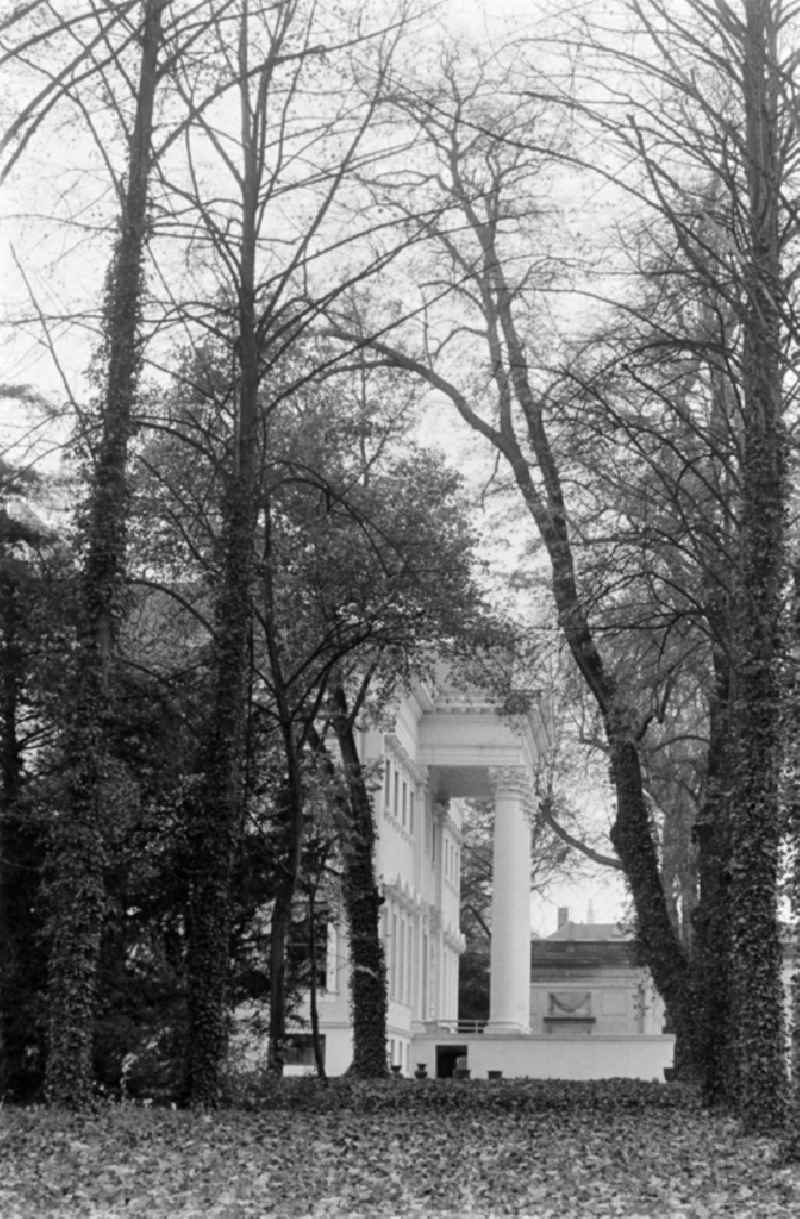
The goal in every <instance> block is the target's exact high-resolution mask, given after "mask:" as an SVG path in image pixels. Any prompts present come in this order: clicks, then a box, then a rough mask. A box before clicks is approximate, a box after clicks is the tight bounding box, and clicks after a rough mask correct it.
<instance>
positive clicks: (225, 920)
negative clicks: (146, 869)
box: [187, 8, 264, 1108]
mask: <svg viewBox="0 0 800 1219" xmlns="http://www.w3.org/2000/svg"><path fill="white" fill-rule="evenodd" d="M250 87H251V70H250V68H249V66H248V41H247V10H246V8H245V9H244V11H243V12H242V15H241V18H240V24H239V101H240V111H241V131H242V154H243V169H242V177H241V191H242V195H241V237H240V246H239V261H238V284H237V291H238V302H237V304H238V316H237V336H236V344H235V349H236V354H237V375H238V385H237V401H236V427H235V433H234V438H233V455H232V457H233V460H232V467H231V469H230V470H229V471H228V486H227V497H226V504H225V509H224V520H225V528H224V534H223V540H222V544H223V555H224V567H223V575H222V581H221V587H220V591H219V595H218V597H217V604H216V614H215V629H214V640H213V650H212V661H211V673H212V682H213V694H212V699H211V706H210V709H209V716H208V735H207V740H206V742H205V749H204V751H203V758H202V783H201V790H200V792H199V797H198V800H197V801H196V802H195V804H194V806H193V818H192V826H191V830H190V833H191V840H192V855H193V862H192V877H191V893H190V902H189V946H188V953H187V981H188V1007H189V1027H188V1035H189V1041H188V1055H187V1092H188V1098H189V1100H190V1101H191V1103H192V1104H193V1105H197V1106H200V1107H204V1108H206V1107H213V1106H215V1105H217V1104H218V1103H219V1099H220V1082H221V1081H220V1070H221V1067H222V1064H223V1062H224V1059H225V1055H226V1052H227V1045H228V1010H227V993H228V973H229V947H230V934H231V917H232V910H231V880H232V877H233V872H234V867H235V864H236V860H237V856H238V853H239V849H240V846H241V838H242V828H243V824H244V821H243V819H244V783H243V778H244V767H243V760H244V746H245V735H246V724H247V712H246V707H247V674H248V639H249V634H250V627H251V610H250V598H251V582H252V573H253V536H254V529H255V504H256V469H257V445H258V435H257V427H256V422H257V417H258V387H259V376H260V373H259V349H258V323H257V315H256V293H255V257H256V237H257V232H258V205H259V180H260V165H261V164H262V157H263V140H264V130H263V123H262V117H263V116H262V115H261V114H260V113H258V112H257V113H256V114H254V112H253V107H252V103H251V98H250Z"/></svg>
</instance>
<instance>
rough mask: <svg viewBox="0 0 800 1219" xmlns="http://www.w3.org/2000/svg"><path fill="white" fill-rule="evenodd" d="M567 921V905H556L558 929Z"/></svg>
mask: <svg viewBox="0 0 800 1219" xmlns="http://www.w3.org/2000/svg"><path fill="white" fill-rule="evenodd" d="M568 922H569V906H559V907H558V928H559V931H560V930H561V928H562V927H563V926H564V924H565V923H568Z"/></svg>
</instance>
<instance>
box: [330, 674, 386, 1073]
mask: <svg viewBox="0 0 800 1219" xmlns="http://www.w3.org/2000/svg"><path fill="white" fill-rule="evenodd" d="M331 704H332V709H333V728H334V732H335V734H336V740H337V742H338V744H339V752H340V754H341V758H342V764H343V766H344V771H345V776H346V780H347V790H348V793H349V799H350V814H351V824H350V827H349V833H350V837H349V839H348V841H347V842H346V844H345V848H344V850H343V858H344V877H343V895H344V905H345V910H346V913H347V921H348V925H349V929H350V987H351V994H352V1007H353V1062H352V1065H351V1067H350V1071H351V1073H352V1074H353V1075H356V1076H358V1077H359V1078H362V1079H381V1078H383V1076H385V1075H386V1073H387V1072H386V1014H387V1013H386V966H385V963H384V958H383V944H382V942H381V938H380V907H381V902H382V898H381V896H380V893H379V892H378V886H377V884H376V881H375V863H374V852H375V824H374V821H373V814H372V804H371V801H370V798H369V792H368V791H367V787H366V784H365V782H364V772H363V771H362V769H361V761H360V759H359V756H358V748H357V746H356V740H355V733H354V731H353V719H352V715H351V714H349V712H348V707H347V697H346V694H345V691H344V689H343V688H342V687H341V686H337V687H336V688H335V689H334V691H333V694H332V697H331Z"/></svg>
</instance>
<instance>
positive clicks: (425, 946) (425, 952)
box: [420, 931, 428, 1020]
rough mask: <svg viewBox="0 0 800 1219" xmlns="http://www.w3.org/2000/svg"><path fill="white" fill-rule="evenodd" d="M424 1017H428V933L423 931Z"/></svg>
mask: <svg viewBox="0 0 800 1219" xmlns="http://www.w3.org/2000/svg"><path fill="white" fill-rule="evenodd" d="M420 1011H421V1013H422V1019H423V1020H427V1019H428V933H427V931H423V933H422V999H421V1002H420Z"/></svg>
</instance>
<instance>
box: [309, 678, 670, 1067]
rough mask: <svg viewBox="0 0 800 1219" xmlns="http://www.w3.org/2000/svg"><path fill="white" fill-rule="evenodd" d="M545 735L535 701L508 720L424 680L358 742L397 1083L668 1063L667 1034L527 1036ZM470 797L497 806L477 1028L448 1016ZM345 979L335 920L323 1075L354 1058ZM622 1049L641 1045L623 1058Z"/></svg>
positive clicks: (342, 933) (454, 986)
mask: <svg viewBox="0 0 800 1219" xmlns="http://www.w3.org/2000/svg"><path fill="white" fill-rule="evenodd" d="M547 725H548V716H547V710H546V707H545V706H544V705H543V704H542V703H541V702H536V701H534V702H533V704H532V706H531V707H530V709H529V711H528V712H527V713H526V714H525V715H521V716H518V717H515V718H513V719H509V718H507V717H501V716H500V715H499V714H498V712H497V708H496V706H495V705H494V704H492V703H491V702H490V701H488V700H487V699H486V698H483V697H481V696H476V695H475V694H472V695H469V696H468V695H465V694H464V693H460V692H458V691H457V690H455V689H453V688H452V687H450V686H448V685H447V684H445V683H443V682H439V683H435V682H431V683H429V684H423V683H419V684H417V685H416V686H415V687H414V689H413V690H412V691H410V692H409V693H407V694H406V695H405V696H404V697H403V698H402V700H401V701H400V702H399V703H398V705H397V707H396V710H395V714H394V717H393V722H392V724H391V728H390V730H389V731H384V730H381V729H378V728H375V729H372V730H369V731H365V732H363V733H362V734H361V738H360V741H359V749H360V756H361V759H362V762H364V763H365V764H366V765H367V766H372V765H374V764H376V765H375V769H376V771H377V772H378V773H379V774H380V775H381V781H380V786H379V787H378V788H377V790H376V791H375V796H374V805H375V815H376V826H377V848H376V870H377V874H378V877H379V880H380V883H381V886H382V891H383V897H384V902H383V907H382V927H381V934H382V937H383V942H384V948H385V954H386V964H387V987H388V999H389V1007H388V1028H387V1038H388V1045H387V1054H388V1056H389V1059H390V1062H391V1063H392V1065H393V1066H395V1068H399V1069H400V1071H401V1072H402V1073H403V1074H404V1075H409V1074H411V1073H413V1071H414V1069H415V1067H416V1066H417V1065H419V1064H421V1063H423V1064H425V1067H426V1069H427V1072H428V1074H429V1075H431V1076H434V1075H442V1074H451V1073H452V1071H453V1068H454V1066H455V1065H458V1066H460V1067H462V1068H465V1069H467V1070H469V1071H470V1072H471V1074H473V1075H476V1076H481V1075H483V1076H485V1075H487V1074H488V1073H489V1072H490V1071H498V1070H499V1071H502V1072H503V1073H504V1074H506V1075H522V1076H548V1075H564V1076H572V1077H573V1078H575V1077H578V1078H580V1077H591V1076H593V1075H595V1076H596V1075H626V1074H628V1075H634V1076H636V1075H638V1076H644V1077H646V1078H651V1077H653V1076H655V1075H660V1073H661V1071H662V1069H663V1067H664V1066H667V1065H670V1064H671V1061H672V1049H673V1043H672V1038H669V1037H663V1036H659V1037H650V1038H649V1037H647V1036H644V1037H641V1036H640V1037H639V1038H631V1037H630V1036H627V1037H617V1038H616V1040H615V1039H614V1038H613V1037H612V1038H611V1039H610V1040H604V1039H603V1037H602V1036H600V1037H598V1036H595V1037H594V1038H593V1039H592V1047H591V1049H589V1050H588V1054H587V1047H585V1046H583V1047H582V1046H581V1044H580V1042H579V1041H578V1040H576V1039H575V1038H574V1037H572V1038H569V1039H563V1040H562V1039H560V1038H558V1037H553V1036H552V1034H551V1035H547V1036H545V1035H542V1033H541V1032H537V1031H536V1030H535V1029H534V1030H533V1031H532V1029H531V1019H532V1007H531V1004H532V992H531V981H530V908H529V892H530V815H531V811H532V807H533V799H534V792H535V783H536V771H537V763H538V760H539V759H540V758H541V757H542V756H543V753H544V751H545V750H546V749H547V746H548V726H547ZM470 798H478V799H483V800H491V801H492V802H493V804H494V842H493V887H492V892H493V899H492V909H491V920H492V940H491V974H490V977H491V982H490V1013H489V1022H488V1025H486V1026H485V1027H484V1028H478V1027H475V1026H470V1027H467V1026H465V1025H460V1024H459V1019H458V1015H459V1013H458V968H459V957H460V954H461V953H462V952H463V950H464V939H463V936H462V934H461V931H460V928H459V896H460V895H459V883H460V865H461V825H462V809H463V801H464V800H465V799H470ZM348 969H349V961H348V951H347V934H346V928H345V926H344V923H343V922H342V921H341V920H333V921H331V922H329V925H328V943H327V960H326V962H325V969H324V977H323V979H322V982H323V985H322V989H321V992H320V995H319V999H318V1010H319V1016H320V1031H321V1033H322V1035H323V1036H324V1038H325V1060H326V1070H327V1072H328V1074H330V1075H338V1074H341V1073H343V1072H344V1071H346V1069H347V1067H348V1066H349V1064H350V1061H351V1057H352V1029H351V1023H350V995H349V985H348ZM301 1027H302V1028H303V1034H301V1036H300V1038H299V1039H298V1047H299V1049H298V1053H297V1062H296V1066H295V1068H294V1069H297V1070H303V1069H306V1068H307V1067H308V1066H309V1065H310V1063H311V1061H312V1058H311V1052H310V1046H309V1045H308V1041H309V1037H308V1031H307V1030H308V1024H307V1023H304V1024H303V1025H302V1026H301ZM298 1031H299V1029H298ZM631 1041H636V1042H637V1044H636V1045H634V1046H633V1047H631V1046H630V1045H628V1044H627V1043H628V1042H631ZM576 1046H577V1047H578V1049H577V1051H576V1048H575V1047H576ZM292 1069H293V1068H292V1067H289V1068H288V1070H292Z"/></svg>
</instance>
